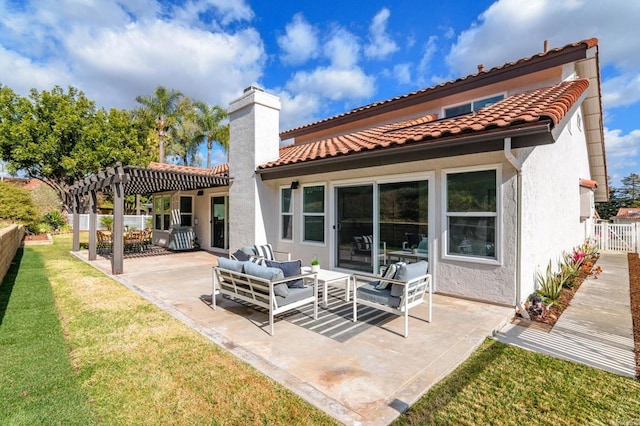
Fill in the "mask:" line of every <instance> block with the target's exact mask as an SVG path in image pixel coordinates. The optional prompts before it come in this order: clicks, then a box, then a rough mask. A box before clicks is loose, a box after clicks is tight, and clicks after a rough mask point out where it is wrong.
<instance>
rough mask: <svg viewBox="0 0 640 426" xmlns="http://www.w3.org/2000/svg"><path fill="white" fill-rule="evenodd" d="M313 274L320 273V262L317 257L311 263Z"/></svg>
mask: <svg viewBox="0 0 640 426" xmlns="http://www.w3.org/2000/svg"><path fill="white" fill-rule="evenodd" d="M311 272H320V261H319V260H318V258H317V257H314V258H313V260H312V261H311Z"/></svg>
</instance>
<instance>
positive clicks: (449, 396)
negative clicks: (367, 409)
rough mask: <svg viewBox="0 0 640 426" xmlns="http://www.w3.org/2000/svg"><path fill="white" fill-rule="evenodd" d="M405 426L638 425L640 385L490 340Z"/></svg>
mask: <svg viewBox="0 0 640 426" xmlns="http://www.w3.org/2000/svg"><path fill="white" fill-rule="evenodd" d="M395 424H398V425H405V424H412V425H418V424H420V425H424V424H436V425H479V424H481V425H485V424H486V425H489V424H491V425H524V424H530V425H540V424H545V425H622V424H625V425H638V424H640V382H638V381H637V380H635V379H630V378H625V377H620V376H616V375H614V374H611V373H607V372H604V371H600V370H596V369H594V368H591V367H586V366H583V365H579V364H575V363H572V362H568V361H563V360H560V359H556V358H552V357H549V356H546V355H541V354H538V353H533V352H529V351H526V350H524V349H519V348H516V347H513V346H508V345H504V344H502V343H500V342H498V341H495V340H490V339H487V340H486V341H485V343H484V344H483V345H482V346H481V347H480V348H479V349H478V350H477V351H476V352H474V354H473V355H472V356H471V357H470V358H469V359H468V360H467V361H466V362H465V363H464V364H463V365H461V366H460V367H458V369H456V370H455V371H454V372H453V373H452V374H451V375H449V376H448V377H447V378H446V379H444V380H443V381H442V382H440V383H438V384H437V385H435V386H434V387H433V388H432V389H431V391H430V392H428V393H427V394H426V395H425V396H424V397H423V398H422V399H421V400H420V401H419V402H418V403H416V404H415V405H414V406H413V407H411V408H410V410H409V411H408V412H407V413H405V414H404V415H402V416H401V417H400V418H399V419H398V421H397V422H396V423H395Z"/></svg>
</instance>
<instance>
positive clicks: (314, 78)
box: [286, 67, 375, 101]
mask: <svg viewBox="0 0 640 426" xmlns="http://www.w3.org/2000/svg"><path fill="white" fill-rule="evenodd" d="M286 87H287V89H288V90H290V91H291V92H293V93H294V94H299V93H311V94H316V95H319V96H321V97H323V98H328V99H331V100H332V101H339V100H352V99H364V98H367V97H369V96H371V95H373V93H374V91H375V79H374V78H373V77H371V76H369V75H367V74H365V73H364V71H362V70H361V69H360V68H358V67H354V68H349V69H342V68H337V67H318V68H316V69H315V70H313V71H312V72H306V71H300V72H297V73H296V74H295V75H294V76H293V78H292V79H291V80H290V81H289V82H288V83H287V86H286Z"/></svg>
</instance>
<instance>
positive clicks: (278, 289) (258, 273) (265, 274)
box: [244, 262, 289, 297]
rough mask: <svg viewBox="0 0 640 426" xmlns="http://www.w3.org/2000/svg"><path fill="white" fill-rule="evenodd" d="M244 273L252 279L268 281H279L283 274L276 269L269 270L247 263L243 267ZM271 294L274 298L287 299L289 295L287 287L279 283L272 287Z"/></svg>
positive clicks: (265, 267)
mask: <svg viewBox="0 0 640 426" xmlns="http://www.w3.org/2000/svg"><path fill="white" fill-rule="evenodd" d="M244 272H245V273H246V274H248V275H253V276H254V277H258V278H262V279H265V280H269V281H276V280H281V279H283V278H284V273H283V272H282V270H281V269H278V268H269V267H267V266H262V265H258V264H255V263H251V262H247V263H246V264H245V266H244ZM273 292H274V294H275V295H276V296H280V297H287V296H288V295H289V287H287V284H286V283H280V284H276V285H274V286H273Z"/></svg>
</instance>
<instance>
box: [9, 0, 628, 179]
mask: <svg viewBox="0 0 640 426" xmlns="http://www.w3.org/2000/svg"><path fill="white" fill-rule="evenodd" d="M0 16H2V17H3V18H2V20H1V21H0V83H2V84H3V85H5V86H8V87H10V88H12V89H13V90H15V91H16V92H18V93H20V94H22V95H27V94H28V91H29V89H30V88H37V89H39V90H50V89H51V88H52V87H53V86H54V85H60V86H63V87H66V86H69V85H72V86H75V87H77V88H79V89H81V90H83V91H84V92H85V93H86V95H87V96H88V97H90V98H91V99H94V100H95V101H96V102H97V104H98V105H99V106H103V107H105V108H110V107H118V108H131V107H134V106H136V102H135V97H136V96H138V95H148V94H151V93H152V92H153V90H154V89H155V87H157V86H158V85H164V86H167V87H169V88H173V89H176V90H180V91H181V92H183V93H184V94H186V95H188V96H190V97H193V98H196V99H200V100H203V101H206V102H208V103H210V104H218V105H222V106H224V107H227V106H228V104H229V101H231V100H232V99H234V98H235V97H237V96H238V95H239V94H240V93H241V92H242V89H243V88H245V87H247V86H249V85H250V84H258V85H260V86H262V87H264V88H265V89H266V90H267V91H268V92H271V93H273V94H275V95H277V96H279V97H280V99H281V102H282V111H281V123H280V124H281V129H282V130H285V129H288V128H292V127H296V126H298V125H301V124H305V123H307V122H310V121H314V120H317V119H321V118H325V117H328V116H331V115H335V114H339V113H342V112H345V111H347V110H349V109H352V108H354V107H357V106H361V105H366V104H368V103H371V102H375V101H378V100H382V99H388V98H391V97H394V96H398V95H401V94H404V93H407V92H410V91H413V90H416V89H420V88H423V87H429V86H432V85H434V84H438V83H441V82H444V81H447V80H450V79H454V78H458V77H461V76H465V75H468V74H472V73H474V72H476V69H477V65H478V64H484V66H485V68H489V67H492V66H496V65H500V64H503V63H505V62H509V61H514V60H516V59H519V58H523V57H528V56H531V55H533V54H536V53H539V52H541V51H542V49H543V42H544V40H545V39H547V40H549V41H550V44H551V46H552V47H559V46H563V45H565V44H567V43H571V42H575V41H579V40H582V39H585V38H589V37H598V39H599V40H600V43H599V49H600V63H601V73H602V74H601V77H602V94H603V104H604V111H605V113H604V126H605V143H606V149H607V160H608V167H609V175H610V177H611V178H612V182H613V185H614V186H618V185H619V179H620V178H621V177H624V176H626V175H627V174H629V173H632V172H633V173H640V30H639V29H638V25H639V24H638V23H639V22H640V1H628V0H608V1H601V0H563V1H556V0H499V1H478V0H474V1H463V0H456V1H440V2H427V1H421V2H419V1H402V0H401V1H393V2H391V1H379V0H367V1H363V0H352V1H350V2H336V3H332V2H326V1H324V2H321V1H307V2H302V1H277V0H273V1H264V0H263V1H243V0H193V1H184V2H181V1H170V2H166V1H155V0H127V1H95V2H87V1H71V0H60V1H53V0H50V1H46V0H41V1H10V0H0ZM215 158H216V161H217V162H224V161H225V158H224V155H223V153H221V152H217V153H216V157H215Z"/></svg>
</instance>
